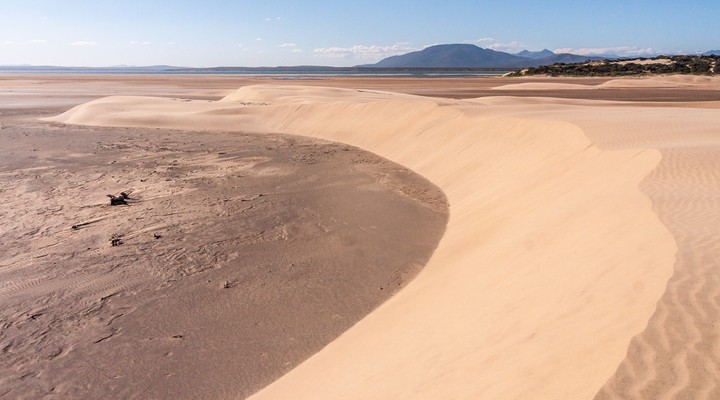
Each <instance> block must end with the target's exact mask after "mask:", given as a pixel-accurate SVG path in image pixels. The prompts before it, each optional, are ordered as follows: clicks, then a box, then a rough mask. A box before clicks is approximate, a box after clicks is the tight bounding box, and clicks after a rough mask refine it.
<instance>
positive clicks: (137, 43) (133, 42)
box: [130, 41, 172, 46]
mask: <svg viewBox="0 0 720 400" xmlns="http://www.w3.org/2000/svg"><path fill="white" fill-rule="evenodd" d="M170 43H172V42H170ZM130 44H131V45H133V46H135V45H141V46H149V45H151V44H152V42H137V41H132V42H130Z"/></svg>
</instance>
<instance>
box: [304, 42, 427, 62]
mask: <svg viewBox="0 0 720 400" xmlns="http://www.w3.org/2000/svg"><path fill="white" fill-rule="evenodd" d="M417 50H421V49H420V48H417V47H414V46H412V45H411V44H410V43H396V44H393V45H390V46H378V45H369V46H368V45H362V44H358V45H355V46H352V47H321V48H317V49H315V50H313V53H314V54H315V55H316V56H318V57H328V58H357V59H361V60H380V59H382V58H385V57H390V56H395V55H398V54H405V53H408V52H411V51H417Z"/></svg>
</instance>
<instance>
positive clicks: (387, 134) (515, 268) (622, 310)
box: [53, 85, 676, 399]
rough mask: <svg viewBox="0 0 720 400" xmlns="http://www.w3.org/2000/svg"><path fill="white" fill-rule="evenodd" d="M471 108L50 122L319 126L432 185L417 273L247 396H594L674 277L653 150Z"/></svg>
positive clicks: (408, 102)
mask: <svg viewBox="0 0 720 400" xmlns="http://www.w3.org/2000/svg"><path fill="white" fill-rule="evenodd" d="M473 107H475V108H482V107H484V106H483V105H482V104H478V103H471V102H460V101H458V102H450V101H448V102H445V103H442V104H441V103H439V102H438V101H432V100H429V99H427V98H422V97H415V96H409V95H395V94H390V93H382V92H369V91H358V90H343V89H326V88H314V87H292V88H288V87H283V86H273V85H263V86H253V87H245V88H242V89H240V90H239V91H237V92H235V93H233V94H230V95H229V96H227V97H226V98H225V99H223V100H222V101H218V102H208V101H182V100H179V99H161V98H148V97H109V98H105V99H100V100H97V101H93V102H90V103H87V104H84V105H81V106H78V107H76V108H74V109H72V110H70V111H68V112H66V113H64V114H62V115H60V116H58V117H56V118H54V119H53V120H55V121H60V122H66V123H72V124H88V125H108V126H152V127H171V128H186V129H188V128H189V129H206V130H242V131H256V132H283V133H291V134H299V135H306V136H314V137H319V138H323V139H329V140H334V141H339V142H344V143H348V144H351V145H355V146H358V147H361V148H364V149H366V150H369V151H372V152H374V153H376V154H378V155H380V156H382V157H385V158H388V159H390V160H392V161H395V162H398V163H400V164H403V165H405V166H407V167H409V168H411V169H413V170H415V171H416V172H418V173H420V174H422V175H424V176H425V177H427V178H428V179H430V180H431V181H432V182H433V183H435V184H436V185H438V186H439V187H440V188H441V189H442V190H443V191H444V192H445V194H446V195H447V197H448V200H449V203H450V209H451V214H450V220H449V223H448V227H447V231H446V234H445V236H444V237H443V239H442V241H441V242H440V245H439V247H438V249H437V250H436V252H435V254H434V255H433V257H432V258H431V260H430V262H429V263H428V265H427V266H426V268H425V269H424V270H423V271H422V273H421V274H420V275H419V276H418V277H417V278H416V279H415V280H414V281H413V282H412V283H410V285H409V286H408V287H407V288H405V289H404V290H403V291H401V292H400V293H399V294H398V295H396V296H395V297H393V298H392V299H390V300H389V301H388V302H386V303H384V304H383V305H382V306H381V307H379V308H378V309H377V310H375V311H374V312H373V313H371V314H370V315H369V316H368V317H366V318H365V319H364V320H362V321H360V322H359V323H358V324H356V325H355V326H354V327H353V328H351V329H350V330H348V331H347V332H345V333H344V334H343V335H341V336H340V337H339V338H338V339H337V340H335V341H334V342H332V343H331V344H329V345H328V346H327V347H326V348H325V349H323V350H322V351H320V352H319V353H317V354H316V355H315V356H313V357H311V358H310V359H308V360H307V361H306V362H305V363H303V364H301V365H300V366H299V367H298V368H296V369H295V370H293V371H292V372H291V373H289V374H288V375H286V376H285V377H283V378H281V379H280V380H278V381H277V382H275V383H273V384H272V385H270V386H269V387H267V388H266V389H264V390H263V391H261V392H259V393H258V394H256V395H255V396H254V397H253V398H256V399H264V398H268V399H274V398H315V399H317V398H327V399H337V398H358V399H363V398H408V399H418V398H427V399H437V398H535V399H537V398H552V399H556V398H590V397H592V396H593V395H594V394H595V393H596V392H597V391H598V390H599V389H600V387H601V386H602V385H603V384H604V383H605V381H606V380H607V379H608V377H609V376H610V375H612V373H613V372H614V371H615V370H616V368H617V366H618V364H619V363H620V362H621V360H622V359H623V358H624V357H625V354H626V350H627V347H628V343H629V342H630V339H631V337H633V336H634V335H636V334H637V333H638V332H640V331H641V330H642V329H643V328H644V327H645V324H646V323H647V320H648V318H649V317H650V315H651V314H652V312H653V311H654V309H655V304H656V302H657V300H658V299H659V298H660V296H661V295H662V293H663V291H664V288H665V284H666V282H667V280H668V278H669V276H670V274H671V270H672V265H673V261H674V254H675V250H676V247H675V243H674V240H673V238H672V237H671V235H670V234H669V232H668V231H667V229H666V228H665V227H664V226H663V225H662V224H661V223H660V221H659V220H658V218H657V216H656V215H655V214H654V213H653V212H652V210H651V204H650V201H649V200H648V199H647V198H646V197H645V196H644V195H643V194H642V193H641V192H640V190H639V189H638V185H639V183H640V182H641V181H642V180H643V178H644V177H645V176H646V175H647V174H648V173H650V171H652V169H653V168H654V167H655V166H656V165H657V163H658V162H659V160H660V154H659V153H658V152H657V151H655V150H646V149H631V150H628V149H621V150H605V151H604V150H601V149H599V148H597V147H596V146H594V145H593V144H592V142H590V140H588V138H587V137H586V136H585V135H584V133H583V131H582V130H581V129H580V128H578V127H577V126H576V125H573V124H571V123H568V122H563V121H558V120H530V119H525V118H522V117H517V116H515V117H513V116H502V114H503V113H502V112H501V111H502V110H500V112H498V113H497V114H495V113H482V112H480V113H473V112H472V111H471V110H472V108H473ZM497 107H498V108H502V107H503V106H502V105H498V106H497ZM507 107H510V105H508V106H507Z"/></svg>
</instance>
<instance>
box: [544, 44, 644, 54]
mask: <svg viewBox="0 0 720 400" xmlns="http://www.w3.org/2000/svg"><path fill="white" fill-rule="evenodd" d="M555 53H572V54H578V55H581V56H586V55H593V54H615V55H618V56H620V57H640V56H652V55H655V54H656V52H655V50H653V49H652V48H649V47H648V48H644V49H643V48H638V47H632V46H620V47H592V48H582V49H574V48H570V47H565V48H560V49H555Z"/></svg>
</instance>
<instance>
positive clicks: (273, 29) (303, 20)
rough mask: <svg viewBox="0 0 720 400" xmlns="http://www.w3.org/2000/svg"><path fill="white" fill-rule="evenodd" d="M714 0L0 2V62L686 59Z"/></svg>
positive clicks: (707, 36)
mask: <svg viewBox="0 0 720 400" xmlns="http://www.w3.org/2000/svg"><path fill="white" fill-rule="evenodd" d="M718 21H720V1H717V0H712V1H710V0H708V1H706V0H698V1H693V0H687V1H684V2H681V1H676V0H675V1H666V0H654V1H645V0H624V1H616V0H605V1H593V0H588V1H566V0H556V1H521V0H503V1H452V0H445V1H437V0H435V1H424V0H414V1H406V0H397V1H393V0H384V1H375V0H363V1H349V2H341V1H291V0H278V1H272V0H265V1H259V0H258V1H232V0H224V1H216V0H194V1H185V0H176V1H169V0H142V1H136V0H113V1H105V0H88V1H78V0H0V65H20V64H30V65H59V66H91V67H95V66H116V65H137V66H140V65H175V66H188V67H211V66H278V65H332V66H351V65H358V64H368V63H374V62H377V61H379V60H381V59H382V58H385V57H388V56H391V55H396V54H404V53H407V52H410V51H415V50H421V49H423V48H425V47H427V46H430V45H434V44H445V43H472V44H476V45H478V46H480V47H483V48H490V49H493V50H499V51H507V52H511V53H515V52H518V51H521V50H525V49H527V50H542V49H544V48H547V49H550V50H553V51H556V52H572V53H575V54H601V53H614V54H618V55H620V56H635V55H638V56H645V55H655V54H679V53H683V54H691V53H698V52H704V51H707V50H713V49H718V48H720V23H719V22H718Z"/></svg>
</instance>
